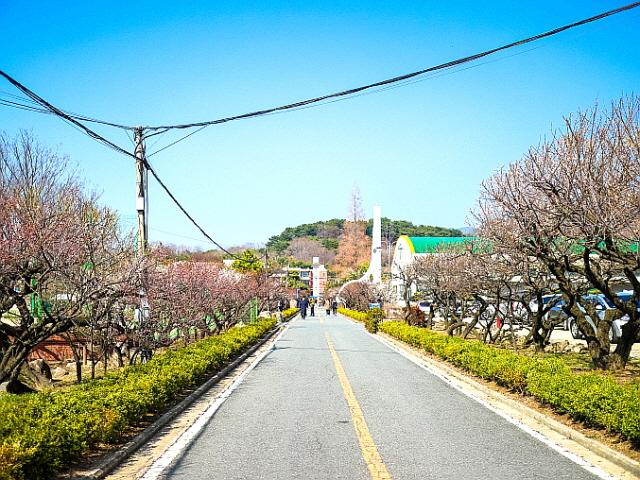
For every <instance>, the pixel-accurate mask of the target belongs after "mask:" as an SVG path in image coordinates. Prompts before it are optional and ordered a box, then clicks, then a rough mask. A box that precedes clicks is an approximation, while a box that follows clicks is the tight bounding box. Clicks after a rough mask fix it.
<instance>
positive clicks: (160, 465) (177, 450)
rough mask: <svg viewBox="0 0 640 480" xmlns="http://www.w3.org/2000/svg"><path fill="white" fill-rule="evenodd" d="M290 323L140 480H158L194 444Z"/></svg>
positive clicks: (272, 347) (273, 346)
mask: <svg viewBox="0 0 640 480" xmlns="http://www.w3.org/2000/svg"><path fill="white" fill-rule="evenodd" d="M290 324H291V322H289V323H288V324H287V325H286V326H285V327H284V328H283V329H282V331H281V332H280V333H279V334H278V336H277V337H276V338H275V340H274V341H273V343H272V344H271V347H270V348H268V349H267V350H265V351H264V352H262V353H261V354H260V355H259V356H258V357H256V359H255V360H254V361H253V362H252V363H251V365H249V366H248V367H247V368H246V369H245V370H244V371H243V372H242V373H241V374H240V375H239V376H238V378H236V379H235V380H234V381H233V382H232V383H231V385H229V386H228V387H227V388H226V389H225V390H224V391H223V392H222V393H221V394H220V395H218V396H217V397H216V398H215V400H213V401H212V403H210V404H209V406H208V407H207V409H206V410H205V411H204V412H203V413H202V414H201V415H200V416H199V417H198V418H197V420H196V421H195V422H193V424H192V425H191V426H190V427H189V428H188V429H187V430H185V431H184V432H183V433H182V434H181V435H180V436H179V437H178V438H177V439H176V440H175V441H174V442H173V443H172V444H171V446H169V448H167V449H166V450H165V451H164V453H163V454H162V455H161V456H160V457H158V459H156V461H155V462H153V464H152V465H151V466H150V467H149V469H148V470H147V471H146V472H145V474H144V475H143V476H142V477H140V480H157V479H159V478H160V476H161V475H162V474H163V473H164V471H165V470H166V469H167V468H169V467H170V466H171V465H172V464H173V463H174V462H175V461H176V460H177V459H178V458H179V457H180V456H181V454H182V453H183V452H184V450H185V449H186V448H187V447H188V446H189V445H190V444H191V442H193V440H194V439H195V438H196V437H197V435H198V434H199V433H200V431H201V430H202V429H203V428H204V427H205V426H206V425H207V423H208V422H209V420H210V419H211V417H213V415H214V414H215V413H216V412H217V411H218V409H219V408H220V407H221V406H222V404H223V403H224V402H225V400H226V399H227V398H229V397H230V396H231V394H232V393H233V391H234V390H235V389H236V388H238V387H239V386H240V384H241V383H242V382H243V381H244V379H245V378H246V377H247V375H249V373H250V372H251V371H252V370H253V369H254V368H256V367H257V366H258V364H259V363H260V362H261V361H262V360H264V358H265V357H266V356H267V355H269V354H270V353H271V352H272V351H273V350H274V348H275V344H276V342H277V341H278V340H280V337H282V335H284V333H285V332H286V331H287V330H288V329H289V325H290Z"/></svg>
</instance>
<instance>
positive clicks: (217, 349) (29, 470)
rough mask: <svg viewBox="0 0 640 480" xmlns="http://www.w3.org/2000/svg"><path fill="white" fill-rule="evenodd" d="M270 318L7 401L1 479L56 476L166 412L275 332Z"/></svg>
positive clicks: (3, 401)
mask: <svg viewBox="0 0 640 480" xmlns="http://www.w3.org/2000/svg"><path fill="white" fill-rule="evenodd" d="M275 323H276V321H275V319H272V318H269V319H263V320H260V321H259V322H256V323H252V324H249V325H246V326H242V327H235V328H232V329H231V330H229V331H227V332H225V333H223V334H221V335H217V336H214V337H209V338H206V339H204V340H200V341H199V342H197V343H194V344H192V345H189V346H187V347H184V348H179V349H171V350H168V351H166V352H164V353H162V354H157V355H156V356H154V358H153V359H151V361H149V362H148V363H146V364H144V365H133V366H130V367H125V368H123V369H121V370H119V371H117V372H114V373H111V374H108V375H106V376H104V377H102V378H100V379H97V380H93V381H90V382H87V383H84V384H81V385H76V386H73V387H70V388H68V389H66V390H58V391H53V392H40V393H33V394H26V395H19V396H18V395H2V396H0V480H5V479H6V480H12V479H20V480H21V479H29V480H35V479H41V478H51V477H52V476H53V474H54V473H55V472H56V471H58V470H59V469H60V468H61V467H62V466H63V465H66V464H68V463H69V462H70V461H73V460H74V459H77V458H78V457H79V456H80V455H82V454H83V453H84V452H86V451H87V450H88V449H89V448H90V447H92V446H94V445H96V444H98V443H114V442H117V441H118V440H119V439H120V438H121V437H122V435H123V434H124V432H125V429H126V428H127V427H128V426H130V425H133V424H135V423H137V422H139V421H140V420H141V418H142V417H143V416H144V415H146V414H148V413H153V412H157V411H159V410H161V409H162V408H163V407H164V406H166V405H167V404H168V403H169V402H171V401H172V400H173V399H174V398H175V396H176V395H177V394H178V393H180V392H181V391H182V390H184V389H186V388H188V387H192V386H195V385H198V384H200V383H202V381H203V380H204V379H205V378H206V376H207V375H208V374H210V373H211V372H213V371H216V370H219V369H220V368H221V367H222V366H223V365H224V364H225V362H227V361H229V360H230V359H231V358H233V357H234V356H237V355H238V354H240V353H241V352H242V351H243V350H245V349H246V348H247V347H249V346H250V345H252V344H253V343H255V342H256V340H257V339H259V338H260V337H262V335H264V333H265V332H267V331H268V330H270V329H271V328H273V326H274V325H275Z"/></svg>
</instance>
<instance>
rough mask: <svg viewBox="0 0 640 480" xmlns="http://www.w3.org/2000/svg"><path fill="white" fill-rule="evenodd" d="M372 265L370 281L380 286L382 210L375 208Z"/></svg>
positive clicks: (369, 272)
mask: <svg viewBox="0 0 640 480" xmlns="http://www.w3.org/2000/svg"><path fill="white" fill-rule="evenodd" d="M371 237H372V238H371V263H370V264H369V270H368V272H367V273H368V274H369V275H370V277H369V281H370V282H371V283H374V284H379V283H380V282H381V281H382V209H381V208H380V207H379V206H375V207H373V231H372V232H371Z"/></svg>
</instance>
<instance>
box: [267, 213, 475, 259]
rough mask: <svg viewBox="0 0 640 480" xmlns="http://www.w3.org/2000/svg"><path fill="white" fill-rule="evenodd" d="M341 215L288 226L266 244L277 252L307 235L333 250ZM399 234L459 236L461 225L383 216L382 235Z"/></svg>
mask: <svg viewBox="0 0 640 480" xmlns="http://www.w3.org/2000/svg"><path fill="white" fill-rule="evenodd" d="M343 226H344V219H339V218H334V219H331V220H323V221H318V222H315V223H305V224H302V225H298V226H296V227H287V228H285V229H284V230H283V231H282V232H281V233H280V234H278V235H274V236H272V237H271V238H269V240H268V241H267V248H269V249H273V250H275V251H277V252H279V253H282V252H284V251H285V250H286V249H287V248H288V247H289V245H290V244H291V242H292V241H293V240H294V239H296V238H303V237H306V238H309V239H312V240H316V241H318V242H319V243H320V244H322V245H323V246H324V247H325V248H328V249H331V250H336V249H337V248H338V244H339V239H340V236H341V235H342V232H343ZM372 231H373V220H372V219H370V220H369V221H368V222H367V229H366V233H367V235H368V236H371V234H372ZM400 235H409V236H411V237H462V236H464V235H465V233H464V232H463V231H462V229H457V228H446V227H438V226H432V225H415V224H413V223H412V222H409V221H407V220H392V219H390V218H387V217H383V218H382V238H383V239H384V240H385V241H389V242H395V241H396V239H397V238H398V237H399V236H400Z"/></svg>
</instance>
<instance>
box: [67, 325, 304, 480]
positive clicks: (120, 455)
mask: <svg viewBox="0 0 640 480" xmlns="http://www.w3.org/2000/svg"><path fill="white" fill-rule="evenodd" d="M291 320H293V318H292V319H290V320H289V321H291ZM284 325H285V323H283V322H280V323H278V324H277V325H276V326H275V327H274V328H273V329H271V330H270V331H269V332H267V333H266V334H265V335H264V336H263V337H262V338H261V339H260V340H258V342H257V343H255V344H254V345H252V346H251V347H250V348H249V349H248V350H246V351H245V352H244V353H242V354H241V355H240V356H239V357H237V358H236V359H235V360H233V361H232V362H231V363H230V364H229V365H227V366H226V367H224V368H223V369H222V370H220V371H219V372H217V373H215V374H214V375H213V376H212V377H211V378H209V379H208V380H207V381H206V382H204V383H203V384H202V385H200V386H199V387H198V388H197V389H196V390H194V391H193V392H192V393H191V394H190V395H189V396H188V397H186V398H184V399H183V400H182V401H180V402H179V403H177V404H176V405H174V406H173V407H171V408H170V409H169V410H167V411H166V412H165V413H163V414H162V415H161V416H160V417H159V418H158V419H157V420H155V421H154V422H153V423H152V424H151V425H149V426H148V427H147V428H145V429H144V430H143V431H142V432H140V433H139V434H138V435H136V436H135V437H134V438H133V439H132V440H130V441H129V442H127V443H126V444H124V445H123V446H122V447H121V448H119V449H118V450H116V451H114V452H113V453H110V454H107V458H105V460H104V461H103V462H101V464H100V465H99V466H98V467H97V468H95V469H93V471H91V473H88V474H84V475H81V476H74V477H69V480H101V479H103V478H105V477H106V476H107V475H108V474H110V473H111V472H113V471H114V470H115V469H116V468H117V467H118V466H119V465H120V464H121V463H122V462H123V461H124V460H126V459H127V458H128V457H130V456H131V455H132V454H134V453H135V452H136V451H137V450H138V449H139V448H140V447H142V446H143V445H144V444H145V443H147V442H148V441H149V440H150V439H151V438H152V437H153V436H154V435H155V434H156V433H158V431H160V430H161V429H162V428H163V427H165V426H166V425H167V424H168V423H169V422H171V421H172V420H173V419H174V418H175V417H176V416H177V415H179V414H180V413H182V412H183V411H184V410H185V409H187V408H188V407H190V406H191V405H192V404H193V403H194V402H195V401H196V400H198V399H199V398H200V397H201V396H202V395H203V394H204V393H205V392H207V391H208V390H210V389H211V388H212V387H213V386H214V385H215V384H217V383H218V382H219V381H220V380H222V379H223V378H224V377H225V376H226V375H227V374H228V373H229V372H231V371H232V370H234V369H235V368H237V367H238V366H239V365H240V364H242V363H243V362H244V361H245V360H246V359H247V358H248V357H250V356H251V355H253V354H254V353H255V352H256V351H257V350H258V349H259V348H260V347H262V346H263V345H264V344H265V343H267V342H268V341H269V340H270V339H271V338H272V337H273V336H274V335H275V334H276V333H278V332H279V331H281V330H282V329H283V328H284Z"/></svg>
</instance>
